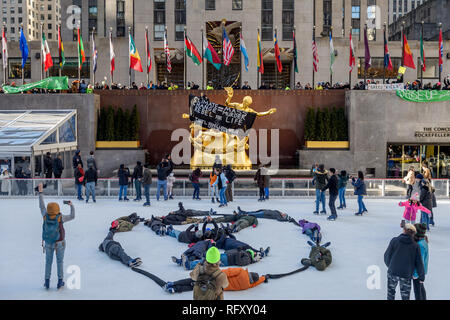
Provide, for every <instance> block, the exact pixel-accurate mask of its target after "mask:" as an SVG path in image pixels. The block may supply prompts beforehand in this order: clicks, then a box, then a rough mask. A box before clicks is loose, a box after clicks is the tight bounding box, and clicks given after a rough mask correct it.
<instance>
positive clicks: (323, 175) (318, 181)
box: [313, 170, 328, 190]
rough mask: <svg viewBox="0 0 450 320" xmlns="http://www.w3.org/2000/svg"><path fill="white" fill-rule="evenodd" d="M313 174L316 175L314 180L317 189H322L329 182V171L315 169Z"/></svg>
mask: <svg viewBox="0 0 450 320" xmlns="http://www.w3.org/2000/svg"><path fill="white" fill-rule="evenodd" d="M313 176H314V178H313V181H314V184H315V186H316V189H318V190H322V189H323V188H324V187H325V186H326V185H327V182H328V171H327V170H324V171H319V170H316V171H314V173H313Z"/></svg>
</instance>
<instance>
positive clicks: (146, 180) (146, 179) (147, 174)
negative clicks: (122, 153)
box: [142, 163, 152, 207]
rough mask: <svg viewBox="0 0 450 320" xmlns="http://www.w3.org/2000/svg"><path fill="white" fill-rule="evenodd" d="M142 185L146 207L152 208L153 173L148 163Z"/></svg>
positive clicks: (145, 166)
mask: <svg viewBox="0 0 450 320" xmlns="http://www.w3.org/2000/svg"><path fill="white" fill-rule="evenodd" d="M142 185H143V186H144V196H145V203H144V207H150V186H151V185H152V171H151V170H150V166H149V164H148V163H147V164H145V165H144V172H143V178H142Z"/></svg>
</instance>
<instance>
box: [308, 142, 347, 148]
mask: <svg viewBox="0 0 450 320" xmlns="http://www.w3.org/2000/svg"><path fill="white" fill-rule="evenodd" d="M306 148H308V149H349V148H350V143H349V142H348V141H306Z"/></svg>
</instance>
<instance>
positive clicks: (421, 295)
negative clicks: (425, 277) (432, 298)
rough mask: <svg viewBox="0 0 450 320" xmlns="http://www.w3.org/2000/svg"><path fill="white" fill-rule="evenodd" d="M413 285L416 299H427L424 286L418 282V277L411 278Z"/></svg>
mask: <svg viewBox="0 0 450 320" xmlns="http://www.w3.org/2000/svg"><path fill="white" fill-rule="evenodd" d="M413 287H414V296H415V297H416V300H427V293H426V291H425V286H424V285H423V283H420V280H419V279H413Z"/></svg>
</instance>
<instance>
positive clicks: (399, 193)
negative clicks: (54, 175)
mask: <svg viewBox="0 0 450 320" xmlns="http://www.w3.org/2000/svg"><path fill="white" fill-rule="evenodd" d="M0 181H1V185H0V191H1V192H0V198H7V197H27V196H28V197H29V196H34V195H35V192H34V190H35V188H36V187H37V186H38V184H39V183H44V184H46V185H47V187H46V188H45V189H44V194H45V195H47V196H57V197H74V196H76V189H75V180H74V179H73V178H68V179H40V178H35V179H4V180H0ZM156 182H157V180H156V179H155V178H153V182H152V185H151V187H150V195H151V196H155V195H156ZM365 183H366V187H367V196H368V197H403V196H405V195H406V186H405V184H403V182H402V179H366V180H365ZM432 185H433V186H434V188H435V190H436V191H435V195H436V197H437V198H449V195H450V180H449V179H433V180H432ZM232 187H233V188H232V190H233V195H234V196H235V197H257V196H259V189H258V188H257V186H256V184H255V181H254V180H253V179H251V178H238V179H236V180H235V181H234V182H233V184H232ZM142 191H143V190H142ZM193 191H194V188H193V187H192V184H191V182H190V181H189V180H188V179H184V178H178V179H177V180H176V181H175V183H174V186H173V194H174V196H177V197H185V196H191V195H192V193H193ZM95 193H96V196H97V197H118V194H119V180H118V179H117V178H111V179H99V180H98V182H97V187H96V188H95ZM135 194H136V190H135V188H134V185H131V183H130V184H129V186H128V196H129V197H132V196H134V195H135ZM210 195H211V192H210V188H208V179H206V178H205V179H200V196H201V197H208V196H210ZM346 195H347V196H350V197H352V196H353V186H352V185H351V183H348V185H347V191H346ZM270 196H271V197H274V198H298V197H313V196H315V188H314V186H313V185H312V180H311V178H272V179H270Z"/></svg>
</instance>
